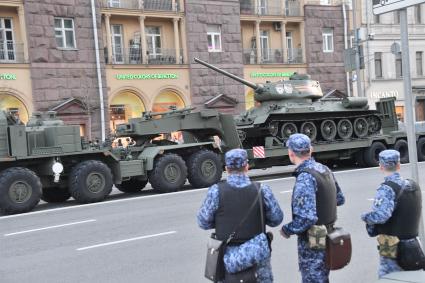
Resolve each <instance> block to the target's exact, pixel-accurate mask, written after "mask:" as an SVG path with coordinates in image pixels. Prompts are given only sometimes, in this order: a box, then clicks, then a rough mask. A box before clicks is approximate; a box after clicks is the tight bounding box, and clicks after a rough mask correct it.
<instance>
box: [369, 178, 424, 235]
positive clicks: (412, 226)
mask: <svg viewBox="0 0 425 283" xmlns="http://www.w3.org/2000/svg"><path fill="white" fill-rule="evenodd" d="M409 183H410V184H411V186H412V188H413V189H412V190H405V189H402V188H401V186H400V185H398V184H396V183H394V182H391V181H388V182H385V183H384V184H385V185H387V186H389V187H391V189H392V190H393V191H394V194H395V200H396V202H397V203H396V207H395V209H394V211H393V214H392V216H391V217H390V219H388V221H387V222H385V223H384V224H378V225H375V228H376V231H377V232H378V234H385V235H391V236H397V237H398V238H399V239H411V238H415V237H417V236H418V233H419V221H420V218H421V213H422V194H421V189H420V188H419V185H418V184H417V183H416V182H415V181H413V180H409Z"/></svg>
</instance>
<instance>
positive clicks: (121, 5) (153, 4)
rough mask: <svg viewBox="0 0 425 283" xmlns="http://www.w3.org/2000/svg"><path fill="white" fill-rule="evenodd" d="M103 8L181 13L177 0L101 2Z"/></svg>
mask: <svg viewBox="0 0 425 283" xmlns="http://www.w3.org/2000/svg"><path fill="white" fill-rule="evenodd" d="M101 6H102V8H109V9H111V8H112V9H131V10H145V11H168V12H179V11H180V7H179V3H178V1H177V0H175V1H174V0H101Z"/></svg>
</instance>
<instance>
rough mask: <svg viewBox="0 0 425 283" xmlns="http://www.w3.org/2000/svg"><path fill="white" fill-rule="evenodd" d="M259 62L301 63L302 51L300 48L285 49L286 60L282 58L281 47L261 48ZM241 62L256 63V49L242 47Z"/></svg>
mask: <svg viewBox="0 0 425 283" xmlns="http://www.w3.org/2000/svg"><path fill="white" fill-rule="evenodd" d="M260 54H261V60H260V64H302V63H303V53H302V49H301V48H290V49H287V50H286V55H287V56H286V58H287V59H286V60H284V56H283V55H284V50H283V49H262V50H261V52H260ZM243 63H244V64H246V65H253V64H257V50H256V49H254V48H253V49H244V50H243Z"/></svg>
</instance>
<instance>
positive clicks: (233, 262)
mask: <svg viewBox="0 0 425 283" xmlns="http://www.w3.org/2000/svg"><path fill="white" fill-rule="evenodd" d="M225 164H226V170H227V172H228V176H227V180H226V182H227V184H229V185H230V186H231V187H232V188H234V189H237V190H243V189H245V188H247V187H248V186H250V185H251V181H250V179H249V177H248V175H247V172H248V157H247V153H246V151H245V150H243V149H234V150H230V151H228V152H227V153H226V155H225ZM219 195H220V189H219V186H218V185H217V184H215V185H213V186H211V187H210V188H209V189H208V193H207V196H206V198H205V200H204V202H203V204H202V206H201V208H200V209H199V212H198V216H197V219H198V225H199V227H201V228H202V229H204V230H208V229H215V228H216V223H215V218H216V212H217V211H218V209H219V206H220V203H219V202H220V197H219ZM261 196H262V198H263V207H264V212H265V224H266V225H268V226H271V227H275V226H277V225H279V224H280V223H281V222H282V220H283V212H282V210H281V208H280V206H279V204H278V202H277V200H276V199H275V197H274V195H273V193H272V191H271V189H270V187H269V186H267V185H265V184H261ZM242 246H243V247H242ZM241 247H242V248H241ZM270 252H271V251H270V249H269V246H268V241H267V237H266V235H265V234H264V233H261V234H259V235H257V236H255V237H254V238H252V239H251V240H249V241H247V242H245V243H244V244H242V245H241V246H228V247H227V248H226V251H225V254H224V263H225V267H226V270H227V271H228V272H230V273H235V272H239V271H242V270H244V269H247V268H249V267H251V266H253V265H254V264H256V266H257V274H258V279H257V282H261V283H269V282H273V274H272V269H271V264H270Z"/></svg>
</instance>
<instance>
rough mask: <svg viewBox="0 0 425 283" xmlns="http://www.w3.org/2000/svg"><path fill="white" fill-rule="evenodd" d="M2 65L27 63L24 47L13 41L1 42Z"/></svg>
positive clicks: (0, 60) (0, 58)
mask: <svg viewBox="0 0 425 283" xmlns="http://www.w3.org/2000/svg"><path fill="white" fill-rule="evenodd" d="M0 63H3V64H4V63H25V59H24V45H23V44H22V43H13V42H12V41H0Z"/></svg>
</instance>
